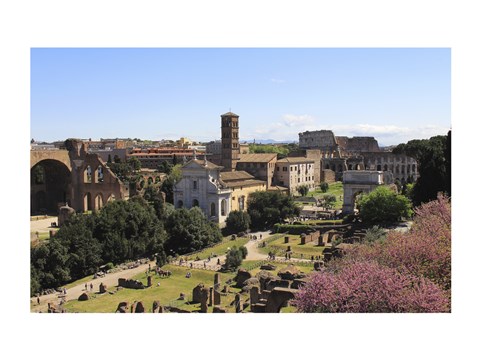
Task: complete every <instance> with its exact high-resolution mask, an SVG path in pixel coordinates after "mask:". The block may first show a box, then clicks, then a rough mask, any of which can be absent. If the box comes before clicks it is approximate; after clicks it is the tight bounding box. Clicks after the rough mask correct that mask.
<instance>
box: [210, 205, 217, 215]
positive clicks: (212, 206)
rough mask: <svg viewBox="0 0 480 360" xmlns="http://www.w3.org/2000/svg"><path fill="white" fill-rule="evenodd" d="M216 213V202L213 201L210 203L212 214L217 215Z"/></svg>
mask: <svg viewBox="0 0 480 360" xmlns="http://www.w3.org/2000/svg"><path fill="white" fill-rule="evenodd" d="M215 215H216V212H215V203H211V204H210V216H215Z"/></svg>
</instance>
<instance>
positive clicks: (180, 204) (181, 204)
mask: <svg viewBox="0 0 480 360" xmlns="http://www.w3.org/2000/svg"><path fill="white" fill-rule="evenodd" d="M182 207H183V201H182V200H178V201H177V208H182Z"/></svg>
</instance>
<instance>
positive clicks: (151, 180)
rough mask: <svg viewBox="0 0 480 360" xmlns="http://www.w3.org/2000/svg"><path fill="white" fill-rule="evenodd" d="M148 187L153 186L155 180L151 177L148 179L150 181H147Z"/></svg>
mask: <svg viewBox="0 0 480 360" xmlns="http://www.w3.org/2000/svg"><path fill="white" fill-rule="evenodd" d="M147 183H148V185H152V184H153V178H152V177H151V176H149V177H148V181H147Z"/></svg>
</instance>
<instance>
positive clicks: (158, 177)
mask: <svg viewBox="0 0 480 360" xmlns="http://www.w3.org/2000/svg"><path fill="white" fill-rule="evenodd" d="M159 182H160V176H155V184H158V183H159Z"/></svg>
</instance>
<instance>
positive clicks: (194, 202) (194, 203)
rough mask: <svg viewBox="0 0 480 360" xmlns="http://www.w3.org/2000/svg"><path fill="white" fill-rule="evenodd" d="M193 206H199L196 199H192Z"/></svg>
mask: <svg viewBox="0 0 480 360" xmlns="http://www.w3.org/2000/svg"><path fill="white" fill-rule="evenodd" d="M195 206H200V204H199V202H198V200H197V199H193V201H192V207H195Z"/></svg>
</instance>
